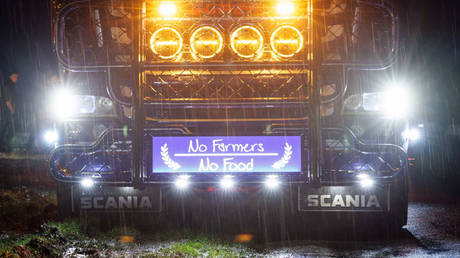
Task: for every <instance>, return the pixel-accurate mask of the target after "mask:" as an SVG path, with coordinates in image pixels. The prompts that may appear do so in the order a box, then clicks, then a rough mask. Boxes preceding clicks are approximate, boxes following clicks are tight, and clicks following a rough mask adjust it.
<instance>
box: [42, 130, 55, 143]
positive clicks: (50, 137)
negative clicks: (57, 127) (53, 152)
mask: <svg viewBox="0 0 460 258" xmlns="http://www.w3.org/2000/svg"><path fill="white" fill-rule="evenodd" d="M44 138H45V141H46V142H47V143H48V144H55V143H56V142H57V140H58V138H59V135H58V133H57V132H56V131H54V130H51V131H47V132H46V133H45V136H44Z"/></svg>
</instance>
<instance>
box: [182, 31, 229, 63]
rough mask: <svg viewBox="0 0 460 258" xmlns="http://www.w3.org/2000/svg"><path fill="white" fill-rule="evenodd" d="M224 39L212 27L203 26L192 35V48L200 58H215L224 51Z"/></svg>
mask: <svg viewBox="0 0 460 258" xmlns="http://www.w3.org/2000/svg"><path fill="white" fill-rule="evenodd" d="M223 44H224V38H223V37H222V34H221V33H220V32H219V31H218V30H217V29H215V28H214V27H211V26H203V27H200V28H198V29H197V30H195V31H194V32H193V33H192V36H191V37H190V46H191V48H192V53H193V54H194V55H195V56H197V57H199V58H204V59H208V58H213V57H215V56H216V55H218V54H219V53H220V51H222V48H223Z"/></svg>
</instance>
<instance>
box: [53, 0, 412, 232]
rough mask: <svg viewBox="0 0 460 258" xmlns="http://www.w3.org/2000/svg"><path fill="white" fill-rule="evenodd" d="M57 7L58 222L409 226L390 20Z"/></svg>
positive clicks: (291, 7) (339, 6)
mask: <svg viewBox="0 0 460 258" xmlns="http://www.w3.org/2000/svg"><path fill="white" fill-rule="evenodd" d="M53 6H54V11H55V12H54V14H55V15H54V18H53V25H54V28H55V30H54V31H55V37H54V39H55V47H56V54H57V57H58V59H59V64H60V72H61V73H60V77H61V82H62V85H61V87H60V88H59V89H56V94H55V96H54V98H53V106H52V107H51V108H50V110H51V111H52V112H53V114H54V115H53V116H54V117H55V118H56V125H55V128H56V134H57V135H58V136H59V137H56V139H59V140H58V141H57V143H56V148H55V149H54V150H53V152H52V154H51V158H50V172H51V175H52V176H53V177H54V178H55V179H56V180H57V181H58V182H59V183H58V185H59V187H58V199H59V208H60V211H61V213H62V214H65V215H69V214H78V213H79V212H89V211H102V212H118V211H122V210H123V211H144V212H153V213H160V214H161V213H167V212H170V211H171V210H174V208H173V207H175V205H176V206H181V207H182V208H183V205H184V203H185V204H186V205H188V206H190V209H188V211H189V213H190V214H191V216H192V217H193V216H195V217H196V215H197V214H208V215H209V214H216V212H214V211H216V210H217V211H218V210H220V209H221V208H222V206H223V205H224V204H225V205H234V206H235V205H236V206H238V205H241V203H245V204H246V206H247V207H248V209H247V210H244V212H248V213H249V212H250V210H252V209H254V210H261V209H264V210H265V209H273V210H276V212H275V213H273V214H276V215H273V217H276V218H279V217H284V218H286V217H290V216H293V217H296V218H301V219H302V218H308V217H309V215H310V214H314V213H330V214H336V213H343V214H355V213H358V212H359V213H362V212H364V213H367V214H371V215H372V216H374V215H375V216H377V215H383V216H384V217H388V218H391V219H392V220H391V222H392V223H393V224H395V225H396V226H397V227H401V226H402V225H404V224H405V222H406V217H407V215H406V214H407V181H406V172H407V157H406V153H405V147H406V145H407V140H406V139H405V138H404V137H402V136H401V133H402V132H403V131H404V130H406V129H408V124H407V122H406V121H405V120H404V117H403V115H404V112H403V111H404V109H406V108H407V103H408V101H407V99H406V95H405V94H404V90H405V89H404V87H400V86H397V85H396V83H395V79H394V78H392V77H391V75H392V74H393V72H394V69H393V68H392V63H394V62H395V61H397V57H398V56H397V53H398V44H397V32H398V30H397V28H398V26H397V25H398V24H397V17H396V15H395V13H394V12H393V9H392V8H391V7H390V6H389V5H386V4H384V3H382V1H355V0H308V1H296V0H292V1H275V0H252V1H246V0H245V1H243V0H236V1H217V0H209V1H208V0H207V1H197V0H190V1H143V0H137V1H123V0H112V1H104V0H100V1H95V0H93V1H70V0H67V1H65V0H62V1H54V2H53ZM389 85H390V86H389ZM184 200H187V201H184ZM234 202H237V203H239V204H235V203H234ZM234 206H233V207H234ZM280 207H281V208H282V209H280ZM213 210H214V211H213ZM234 210H235V209H234V208H229V209H227V211H228V212H226V213H227V214H232V212H233V211H234ZM280 210H281V211H280ZM203 211H205V212H203ZM240 213H241V211H239V214H240ZM239 216H241V214H240V215H239Z"/></svg>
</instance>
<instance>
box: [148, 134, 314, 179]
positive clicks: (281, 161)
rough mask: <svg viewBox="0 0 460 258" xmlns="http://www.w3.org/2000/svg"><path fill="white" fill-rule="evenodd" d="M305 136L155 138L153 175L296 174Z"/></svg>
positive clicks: (300, 167)
mask: <svg viewBox="0 0 460 258" xmlns="http://www.w3.org/2000/svg"><path fill="white" fill-rule="evenodd" d="M302 143H303V136H300V135H297V136H222V137H221V136H194V137H190V136H171V137H161V136H152V145H151V146H152V149H151V150H152V152H151V153H152V157H151V160H152V163H151V164H152V166H151V173H152V174H156V175H158V174H175V173H194V174H223V173H228V174H233V173H237V174H265V173H274V174H294V173H301V172H303V171H305V168H306V162H305V161H304V157H305V153H304V152H305V151H304V149H303V144H302Z"/></svg>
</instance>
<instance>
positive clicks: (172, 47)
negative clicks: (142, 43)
mask: <svg viewBox="0 0 460 258" xmlns="http://www.w3.org/2000/svg"><path fill="white" fill-rule="evenodd" d="M182 45H183V44H182V36H181V35H180V34H179V32H178V31H177V30H176V29H174V28H171V27H164V28H161V29H158V30H157V31H155V32H154V33H153V35H152V37H151V38H150V48H151V49H152V51H153V53H155V54H156V55H157V56H158V57H160V58H162V59H172V58H174V57H177V56H178V55H179V53H180V52H181V50H182Z"/></svg>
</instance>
